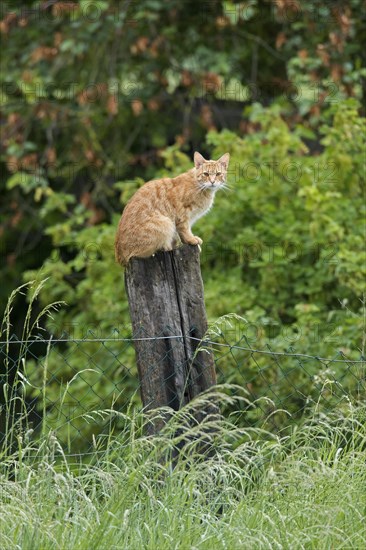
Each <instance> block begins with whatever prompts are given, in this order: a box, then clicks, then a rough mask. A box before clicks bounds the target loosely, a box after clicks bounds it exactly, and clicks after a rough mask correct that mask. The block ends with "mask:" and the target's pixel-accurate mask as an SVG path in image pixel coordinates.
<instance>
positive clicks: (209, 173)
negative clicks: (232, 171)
mask: <svg viewBox="0 0 366 550" xmlns="http://www.w3.org/2000/svg"><path fill="white" fill-rule="evenodd" d="M229 160H230V155H229V153H225V155H222V157H220V158H219V160H206V159H205V158H203V156H202V155H201V154H200V153H197V152H196V153H195V154H194V166H195V168H196V179H197V183H198V185H199V186H200V188H201V189H202V190H203V189H212V190H213V191H217V189H220V187H225V185H226V174H227V169H228V166H229Z"/></svg>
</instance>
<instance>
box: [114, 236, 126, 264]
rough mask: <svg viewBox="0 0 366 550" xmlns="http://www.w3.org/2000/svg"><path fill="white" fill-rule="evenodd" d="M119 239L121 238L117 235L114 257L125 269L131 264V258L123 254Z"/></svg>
mask: <svg viewBox="0 0 366 550" xmlns="http://www.w3.org/2000/svg"><path fill="white" fill-rule="evenodd" d="M118 237H119V235H118V233H117V235H116V239H115V242H114V257H115V259H116V262H117V263H118V264H120V265H122V266H123V267H126V265H127V264H128V262H129V259H130V257H127V256H126V255H125V254H123V250H122V247H121V246H120V242H119V238H118Z"/></svg>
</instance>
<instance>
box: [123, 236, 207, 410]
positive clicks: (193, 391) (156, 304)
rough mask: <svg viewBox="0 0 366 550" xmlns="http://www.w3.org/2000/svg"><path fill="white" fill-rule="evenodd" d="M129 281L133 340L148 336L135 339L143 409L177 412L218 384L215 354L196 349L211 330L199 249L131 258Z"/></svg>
mask: <svg viewBox="0 0 366 550" xmlns="http://www.w3.org/2000/svg"><path fill="white" fill-rule="evenodd" d="M125 285H126V291H127V295H128V302H129V307H130V314H131V320H132V329H133V338H135V339H139V338H146V339H145V340H135V342H134V345H135V350H136V358H137V367H138V373H139V378H140V387H141V397H142V402H143V405H144V408H145V410H149V409H155V408H157V407H161V406H169V407H171V408H173V409H174V410H178V409H180V408H181V407H182V406H183V405H185V404H186V403H188V402H189V401H191V399H192V398H194V397H195V396H197V395H199V394H200V393H201V392H203V391H204V390H206V389H208V388H210V387H211V386H213V385H214V384H215V383H216V374H215V365H214V360H213V356H212V353H209V352H207V351H199V352H197V353H196V349H197V346H199V345H200V342H199V340H201V339H202V338H203V336H204V335H205V332H206V330H207V319H206V311H205V305H204V298H203V284H202V278H201V271H200V257H199V250H198V247H197V246H191V245H184V246H182V247H180V248H178V249H176V250H173V251H171V252H159V253H157V254H156V255H155V256H154V257H151V258H147V259H138V258H134V259H132V260H131V261H130V263H129V265H128V267H127V269H126V271H125ZM159 337H164V338H161V339H159ZM168 337H169V338H168ZM191 337H194V338H197V339H198V340H193V339H192V338H191ZM149 338H151V340H150V339H149ZM155 338H157V339H155Z"/></svg>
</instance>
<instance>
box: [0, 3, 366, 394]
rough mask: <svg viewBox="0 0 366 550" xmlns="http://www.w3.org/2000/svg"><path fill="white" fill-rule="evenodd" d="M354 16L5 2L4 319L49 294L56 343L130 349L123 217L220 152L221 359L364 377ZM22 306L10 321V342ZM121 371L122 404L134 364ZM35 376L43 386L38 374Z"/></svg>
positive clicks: (206, 269) (211, 243)
mask: <svg viewBox="0 0 366 550" xmlns="http://www.w3.org/2000/svg"><path fill="white" fill-rule="evenodd" d="M364 7H365V3H364V1H362V0H348V1H346V2H317V1H305V2H298V1H294V0H277V1H264V2H259V1H256V0H250V1H248V2H232V1H221V0H211V1H207V2H206V1H205V2H196V1H190V0H183V1H182V0H170V1H169V2H165V1H163V0H139V1H117V2H112V1H92V2H91V1H83V0H82V1H80V2H59V1H48V2H47V1H46V2H28V3H25V2H17V1H12V2H4V3H3V4H2V7H1V10H2V13H1V22H0V30H1V37H2V49H3V56H2V74H1V146H2V150H1V179H0V192H1V206H0V215H1V221H0V236H1V268H0V269H1V287H0V306H1V307H0V309H2V310H3V309H4V308H5V305H6V300H7V297H8V295H9V294H10V292H11V291H12V290H13V289H14V288H15V287H17V286H18V285H20V284H21V283H23V282H26V281H29V280H36V281H40V280H42V279H44V278H46V277H49V279H48V282H47V283H46V285H45V287H44V289H43V290H42V293H41V295H40V299H39V305H38V307H39V308H40V307H42V306H43V305H45V304H47V303H49V302H51V301H54V300H63V301H65V302H66V303H67V306H65V307H62V308H61V309H60V311H59V312H57V313H55V314H54V315H53V318H52V319H51V318H48V320H46V321H45V322H44V327H45V328H47V329H48V330H49V331H50V332H52V333H53V334H55V335H56V337H59V336H61V335H62V334H67V335H69V336H70V337H71V338H84V337H86V336H87V335H90V334H92V335H93V336H97V337H98V338H107V337H109V336H110V335H111V334H114V335H116V334H119V335H120V336H123V337H129V336H130V335H131V331H130V324H129V315H128V305H127V301H126V296H125V292H124V285H123V272H122V269H121V268H120V266H118V265H116V263H115V261H114V254H113V241H114V234H115V230H116V226H117V223H118V219H119V216H120V213H121V211H122V208H123V206H124V205H125V204H126V201H127V200H128V199H129V198H130V197H131V195H132V194H133V192H134V191H135V190H136V189H137V188H138V187H139V186H140V185H141V184H142V183H143V182H144V181H146V180H147V179H152V178H154V177H160V176H162V175H176V174H178V173H180V172H182V171H184V170H186V169H189V168H190V167H191V166H192V156H193V152H194V151H195V150H199V151H200V152H201V153H202V154H204V155H206V156H207V157H212V158H217V157H218V156H219V155H221V154H223V153H225V152H227V151H229V152H230V154H231V165H230V173H229V179H228V183H229V185H230V187H231V191H230V192H227V193H222V194H218V195H217V198H216V202H215V206H214V208H213V210H212V211H211V212H210V213H209V214H208V215H207V216H206V217H205V218H204V219H202V220H200V221H199V222H198V223H197V225H196V226H195V231H196V232H197V234H198V235H200V236H201V237H202V238H203V241H204V244H203V250H202V274H203V279H204V285H205V297H206V306H207V311H208V317H209V320H215V319H217V318H218V317H219V316H221V315H225V314H227V313H235V314H237V315H240V316H241V317H243V319H242V320H238V319H236V320H233V319H232V320H231V323H230V324H229V323H228V324H227V326H223V328H222V338H223V340H224V341H230V342H231V343H234V342H235V341H238V340H240V339H241V341H243V336H244V339H247V340H246V341H247V342H249V343H250V345H253V346H254V347H256V348H261V347H264V346H266V345H269V344H270V345H271V349H276V350H280V351H283V350H289V349H296V350H297V351H299V352H303V353H310V354H315V355H320V356H334V355H335V354H337V353H338V352H339V351H341V352H342V353H344V354H345V355H346V356H347V357H350V358H353V359H356V358H359V357H360V354H361V353H364V347H365V287H364V280H365V279H364V277H365V262H366V259H365V246H364V244H365V242H364V221H363V220H364V214H365V204H364V200H363V199H364V189H365V188H364V183H365V182H364V171H363V170H364V153H365V141H364V140H365V138H364V136H365V124H364V112H363V110H362V108H361V105H362V98H363V94H364V92H365V82H366V80H365V76H366V70H365V48H364V46H363V44H362V38H363V37H364V36H365V35H366V20H365V19H366V16H365V10H364ZM30 292H32V291H30ZM24 300H26V297H24V298H22V297H21V296H19V297H18V298H17V300H16V301H15V302H14V307H13V312H12V324H13V325H12V330H11V331H12V332H14V333H16V334H17V335H20V334H21V327H22V326H23V322H24V308H25V301H24ZM224 324H225V323H224ZM115 346H116V350H117V349H118V343H116V344H115ZM65 347H66V348H67V344H66V345H65ZM51 359H52V358H50V364H49V372H50V373H51V374H52V371H53V370H54V371H55V372H56V371H57V373H58V378H59V379H62V380H63V382H65V381H67V380H68V379H69V378H70V377H71V376H72V375H73V373H74V372H75V371H76V370H78V369H80V368H82V367H83V365H84V359H83V355H82V354H81V353H80V354H78V352H77V350H76V351H75V352H74V353H73V354H72V355H71V356H70V363H71V367H70V365H68V366H67V367H66V366H64V367H63V366H62V364H61V363H60V362H59V361H60V360H59V358H58V359H57V357H55V358H54V359H52V360H51ZM240 360H241V361H242V363H241V365H242V369H244V372H245V369H249V370H250V368H252V367H251V366H250V361H249V359H248V358H247V357H244V356H243V358H242V359H240V357H239V358H236V359H235V361H232V362H230V360H229V359H228V360H227V361H226V363H225V367H224V372H225V379H230V380H232V381H234V382H235V381H237V382H239V383H240V381H241V380H242V378H240V379H239V378H238V376H237V363H236V361H240ZM263 361H265V358H264V359H263ZM125 362H126V364H127V365H128V366H129V367H130V368H131V373H132V374H131V379H130V384H131V387H132V388H134V387H136V380H135V378H136V373H135V371H134V356H133V352H132V349H129V350H128V352H126V357H125ZM99 364H100V365H101V366H102V365H103V358H100V359H99ZM316 368H318V367H317V366H315V365H314V369H316ZM242 373H243V371H242ZM313 374H315V373H313ZM29 376H30V379H31V380H33V382H34V384H35V385H37V381H38V382H39V380H40V379H41V377H42V373H41V370H40V369H39V368H37V361H36V360H35V361H33V363H29ZM89 382H90V380H89ZM293 382H294V383H296V380H294V381H293ZM52 383H53V384H54V386H55V387H54V392H55V396H57V395H58V391H59V389H58V382H57V381H55V380H53V382H52ZM112 383H114V382H113V380H111V384H112ZM308 383H309V384H311V381H310V379H309V381H308ZM51 386H52V384H51V385H50V387H51ZM107 386H108V384H105V385H104V386H103V387H102V388H100V392H102V394H103V392H105V395H106V396H107V395H109V394H110V388H107ZM78 391H80V392H81V393H82V391H83V388H82V387H81V388H79V390H78ZM283 391H284V392H285V391H286V388H283ZM36 393H37V392H36V391H35V394H36ZM55 398H56V397H55Z"/></svg>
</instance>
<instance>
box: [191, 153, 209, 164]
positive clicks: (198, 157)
mask: <svg viewBox="0 0 366 550" xmlns="http://www.w3.org/2000/svg"><path fill="white" fill-rule="evenodd" d="M193 160H194V165H195V167H196V168H199V167H200V166H202V164H203V163H204V162H207V161H206V159H205V158H203V156H202V155H201V153H198V152H197V151H196V152H195V154H194V157H193Z"/></svg>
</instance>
